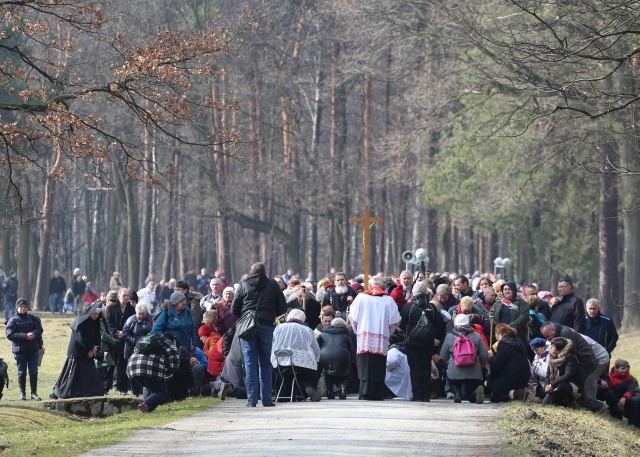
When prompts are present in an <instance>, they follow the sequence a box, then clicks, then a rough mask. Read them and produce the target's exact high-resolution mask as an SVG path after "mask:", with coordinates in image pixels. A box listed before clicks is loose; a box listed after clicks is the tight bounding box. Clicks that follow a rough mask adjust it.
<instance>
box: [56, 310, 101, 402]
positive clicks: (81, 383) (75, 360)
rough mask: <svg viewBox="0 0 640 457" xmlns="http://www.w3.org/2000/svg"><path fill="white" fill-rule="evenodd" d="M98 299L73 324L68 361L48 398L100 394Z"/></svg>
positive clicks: (99, 311)
mask: <svg viewBox="0 0 640 457" xmlns="http://www.w3.org/2000/svg"><path fill="white" fill-rule="evenodd" d="M101 312H102V308H100V303H99V302H94V303H93V304H91V305H90V306H89V307H88V308H87V309H86V310H85V311H84V312H83V313H82V314H80V315H79V316H78V317H77V318H76V319H75V320H74V321H73V322H72V323H71V326H70V327H71V338H70V340H69V348H68V349H67V360H66V362H65V363H64V366H63V367H62V373H60V377H59V378H58V381H57V382H56V385H55V386H54V387H53V391H52V392H51V395H49V398H51V399H54V400H55V399H57V398H78V397H98V396H102V395H104V386H103V384H102V379H100V374H99V373H98V369H97V368H96V364H95V361H94V358H95V356H96V354H97V353H98V350H99V349H100V319H99V318H100V313H101Z"/></svg>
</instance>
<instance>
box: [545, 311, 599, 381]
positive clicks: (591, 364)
mask: <svg viewBox="0 0 640 457" xmlns="http://www.w3.org/2000/svg"><path fill="white" fill-rule="evenodd" d="M540 332H541V333H542V334H543V335H544V337H545V338H546V340H547V341H551V340H552V339H553V338H556V337H563V338H566V339H568V340H571V343H572V344H571V353H572V354H573V355H575V356H576V358H577V359H578V363H579V364H580V377H581V378H582V379H586V378H587V377H588V376H589V375H590V374H591V373H593V372H594V371H595V370H596V369H597V368H598V361H597V360H596V356H595V354H594V352H593V349H591V346H590V345H589V343H587V341H586V340H585V339H584V338H582V336H581V335H580V334H579V333H578V332H576V331H575V330H573V329H572V328H570V327H566V326H564V325H560V324H554V323H553V322H545V323H544V324H542V326H541V327H540Z"/></svg>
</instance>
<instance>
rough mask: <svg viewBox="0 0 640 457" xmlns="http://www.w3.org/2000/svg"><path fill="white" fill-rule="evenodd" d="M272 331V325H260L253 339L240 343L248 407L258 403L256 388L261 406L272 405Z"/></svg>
mask: <svg viewBox="0 0 640 457" xmlns="http://www.w3.org/2000/svg"><path fill="white" fill-rule="evenodd" d="M273 330H274V329H273V325H263V324H260V329H259V330H258V333H257V334H256V335H255V336H254V337H253V338H250V339H248V340H243V341H242V355H243V356H244V368H245V371H246V373H245V380H244V384H245V387H246V389H247V403H249V404H250V405H256V404H257V403H258V387H259V388H260V398H262V404H263V405H268V404H270V403H273V401H272V400H271V390H272V383H273V380H272V378H271V377H272V370H273V367H272V366H271V344H272V343H273ZM258 375H259V377H258Z"/></svg>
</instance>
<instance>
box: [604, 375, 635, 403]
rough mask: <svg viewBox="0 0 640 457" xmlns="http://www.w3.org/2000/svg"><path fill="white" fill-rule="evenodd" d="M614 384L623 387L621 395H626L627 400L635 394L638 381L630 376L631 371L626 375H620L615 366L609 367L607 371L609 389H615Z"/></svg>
mask: <svg viewBox="0 0 640 457" xmlns="http://www.w3.org/2000/svg"><path fill="white" fill-rule="evenodd" d="M616 386H620V388H624V390H625V392H624V394H623V395H622V397H626V398H627V400H631V398H632V397H634V396H635V395H637V390H638V381H637V380H636V379H635V378H634V377H633V376H631V373H627V375H626V376H620V375H619V374H618V372H617V371H616V369H615V368H611V371H610V372H609V389H615V388H616ZM618 395H620V394H618ZM622 397H621V398H622Z"/></svg>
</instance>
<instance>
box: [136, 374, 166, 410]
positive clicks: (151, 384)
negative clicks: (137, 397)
mask: <svg viewBox="0 0 640 457" xmlns="http://www.w3.org/2000/svg"><path fill="white" fill-rule="evenodd" d="M131 380H132V381H133V380H135V381H136V382H137V383H138V384H140V385H142V386H143V389H142V398H143V401H144V402H145V403H146V404H147V406H148V407H149V411H153V410H154V409H156V408H157V407H158V406H159V405H162V404H163V403H166V402H167V400H169V393H168V389H167V382H166V381H165V380H164V379H157V378H150V377H147V376H136V377H134V378H131Z"/></svg>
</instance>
